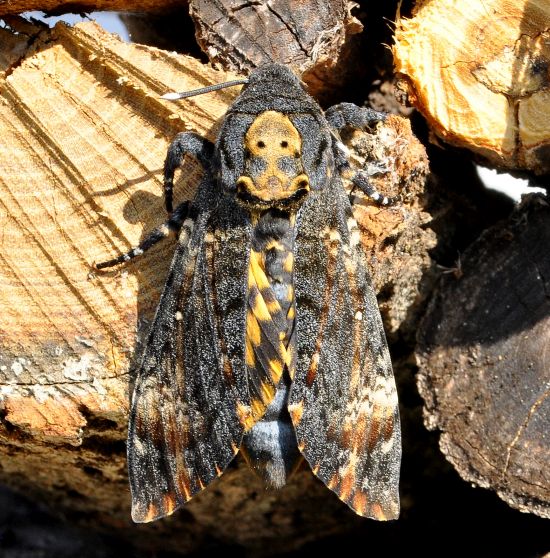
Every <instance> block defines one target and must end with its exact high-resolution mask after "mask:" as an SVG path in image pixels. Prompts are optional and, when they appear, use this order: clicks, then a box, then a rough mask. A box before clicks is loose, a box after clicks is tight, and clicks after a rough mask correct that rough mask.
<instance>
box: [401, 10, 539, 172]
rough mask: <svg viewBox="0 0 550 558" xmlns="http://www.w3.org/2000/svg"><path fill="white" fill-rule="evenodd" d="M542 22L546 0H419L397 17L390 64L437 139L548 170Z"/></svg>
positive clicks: (503, 161) (495, 159) (506, 163)
mask: <svg viewBox="0 0 550 558" xmlns="http://www.w3.org/2000/svg"><path fill="white" fill-rule="evenodd" d="M465 6H467V7H465ZM549 22H550V2H548V1H547V0H486V1H483V2H468V3H467V4H466V5H465V4H464V3H459V2H455V1H454V0H429V1H428V0H422V1H420V2H417V3H416V5H415V8H414V11H413V17H412V18H411V19H405V18H399V17H398V19H397V27H396V33H395V45H394V47H393V53H394V58H395V68H396V71H397V73H398V74H400V75H401V77H402V79H403V81H402V83H403V87H404V88H405V89H406V90H407V93H408V98H409V100H410V102H411V103H412V104H413V105H414V106H415V107H417V108H418V109H419V110H420V111H421V112H422V114H423V115H424V116H425V117H426V119H427V120H428V124H429V125H430V127H431V128H432V130H433V131H434V132H435V133H436V134H437V136H438V137H439V138H441V139H442V140H444V141H445V142H448V143H451V144H453V145H456V146H459V147H465V148H467V149H470V150H472V151H473V152H475V153H476V154H477V155H478V156H480V157H482V158H483V159H485V160H486V161H487V162H489V163H490V164H491V165H494V166H497V167H499V168H503V169H529V170H532V171H534V172H535V173H537V174H547V173H549V172H550V77H549V67H550V24H549Z"/></svg>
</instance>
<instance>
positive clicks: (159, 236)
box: [94, 201, 191, 269]
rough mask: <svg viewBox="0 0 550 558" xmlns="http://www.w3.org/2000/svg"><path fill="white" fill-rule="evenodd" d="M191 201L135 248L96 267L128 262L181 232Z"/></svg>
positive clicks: (179, 206)
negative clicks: (168, 237)
mask: <svg viewBox="0 0 550 558" xmlns="http://www.w3.org/2000/svg"><path fill="white" fill-rule="evenodd" d="M190 205H191V204H190V203H189V202H188V201H185V202H183V203H182V204H180V205H178V207H176V209H175V211H174V212H173V213H172V215H170V219H168V220H167V221H166V222H164V223H163V224H162V225H161V226H160V227H157V228H156V229H154V230H153V231H152V232H151V233H150V234H149V235H147V237H146V238H145V239H144V240H143V242H141V243H140V244H139V246H136V247H135V248H132V249H131V250H129V251H128V252H126V253H125V254H122V255H120V256H118V257H117V258H113V259H112V260H109V261H106V262H101V263H98V264H95V266H94V267H95V268H96V269H104V268H106V267H113V266H115V265H118V264H121V263H124V262H128V261H130V260H132V259H133V258H135V257H136V256H141V254H143V253H144V252H146V251H147V250H149V248H151V247H152V246H154V245H155V244H157V242H160V241H161V240H163V239H165V238H166V237H167V236H170V235H171V234H173V235H176V234H178V233H179V231H180V229H181V227H182V225H183V223H184V221H185V219H186V218H187V217H188V215H189V213H190Z"/></svg>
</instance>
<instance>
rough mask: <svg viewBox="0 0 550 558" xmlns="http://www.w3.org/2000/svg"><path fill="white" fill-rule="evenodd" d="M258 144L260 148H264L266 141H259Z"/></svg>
mask: <svg viewBox="0 0 550 558" xmlns="http://www.w3.org/2000/svg"><path fill="white" fill-rule="evenodd" d="M256 145H257V146H258V147H259V148H260V149H263V148H264V147H265V143H264V142H263V141H259V142H258V143H257V144H256Z"/></svg>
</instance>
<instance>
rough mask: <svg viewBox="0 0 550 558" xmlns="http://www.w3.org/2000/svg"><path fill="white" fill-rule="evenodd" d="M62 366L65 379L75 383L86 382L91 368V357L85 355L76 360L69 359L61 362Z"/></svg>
mask: <svg viewBox="0 0 550 558" xmlns="http://www.w3.org/2000/svg"><path fill="white" fill-rule="evenodd" d="M62 366H63V376H64V377H65V378H67V379H69V380H75V381H77V382H83V381H87V380H88V378H89V372H90V368H91V367H92V356H91V355H90V354H88V353H85V354H83V355H82V356H80V357H78V358H76V357H70V358H68V359H67V360H65V361H64V362H63V364H62Z"/></svg>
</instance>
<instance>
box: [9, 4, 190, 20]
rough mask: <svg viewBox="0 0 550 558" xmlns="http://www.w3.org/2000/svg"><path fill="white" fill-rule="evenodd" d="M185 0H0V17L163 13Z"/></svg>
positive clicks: (179, 5) (178, 5)
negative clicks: (41, 14) (46, 14)
mask: <svg viewBox="0 0 550 558" xmlns="http://www.w3.org/2000/svg"><path fill="white" fill-rule="evenodd" d="M182 3H185V0H0V16H5V15H15V14H20V13H22V12H30V11H34V10H37V11H41V12H46V13H48V14H50V15H54V14H65V13H83V12H94V11H101V10H104V11H108V10H112V11H123V10H125V11H129V12H142V11H144V12H163V11H169V10H173V9H175V8H179V7H181V5H182Z"/></svg>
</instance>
